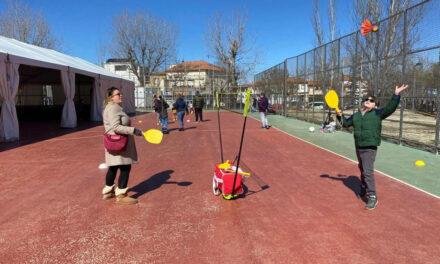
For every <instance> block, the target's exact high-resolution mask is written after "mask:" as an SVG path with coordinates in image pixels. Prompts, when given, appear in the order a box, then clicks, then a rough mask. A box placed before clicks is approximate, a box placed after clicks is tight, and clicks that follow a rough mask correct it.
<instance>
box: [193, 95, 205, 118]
mask: <svg viewBox="0 0 440 264" xmlns="http://www.w3.org/2000/svg"><path fill="white" fill-rule="evenodd" d="M193 106H194V111H195V114H196V122H199V120H200V122H203V107H204V106H205V99H204V98H203V96H201V95H200V92H199V91H197V92H196V96H194V99H193Z"/></svg>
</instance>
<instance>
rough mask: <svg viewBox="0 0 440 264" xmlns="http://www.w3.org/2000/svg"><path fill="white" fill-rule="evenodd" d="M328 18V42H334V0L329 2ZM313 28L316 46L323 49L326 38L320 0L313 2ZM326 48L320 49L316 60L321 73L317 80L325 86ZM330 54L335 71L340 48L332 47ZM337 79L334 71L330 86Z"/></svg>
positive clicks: (331, 64) (331, 65) (331, 75)
mask: <svg viewBox="0 0 440 264" xmlns="http://www.w3.org/2000/svg"><path fill="white" fill-rule="evenodd" d="M327 16H328V28H329V34H328V39H327V40H328V41H333V40H335V38H336V30H337V29H336V4H335V1H334V0H329V1H328V6H327ZM311 21H312V27H313V31H314V32H315V44H316V46H318V47H321V46H322V45H324V42H325V39H326V36H325V34H324V31H323V29H322V24H321V14H320V8H319V0H314V1H313V13H312V19H311ZM325 48H326V47H323V48H320V49H318V50H317V52H316V54H315V55H316V56H315V60H316V63H317V65H318V67H319V68H320V69H319V71H318V72H319V73H318V76H317V78H318V79H319V80H320V81H319V83H321V84H323V83H325V80H324V78H325V76H324V74H323V71H324V69H325V68H326V67H327V66H326V64H325V53H326V52H324V49H325ZM328 52H329V53H330V54H329V55H328V56H329V57H330V65H328V67H330V68H331V69H334V68H335V67H336V65H337V59H338V47H337V45H333V44H332V45H331V47H330V50H328ZM335 78H336V72H335V71H334V70H332V71H331V72H330V86H333V81H334V79H335Z"/></svg>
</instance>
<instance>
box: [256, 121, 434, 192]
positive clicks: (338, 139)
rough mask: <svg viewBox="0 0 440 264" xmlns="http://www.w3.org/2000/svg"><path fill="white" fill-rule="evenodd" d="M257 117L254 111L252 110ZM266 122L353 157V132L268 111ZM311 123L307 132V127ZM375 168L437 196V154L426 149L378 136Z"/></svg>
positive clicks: (295, 135)
mask: <svg viewBox="0 0 440 264" xmlns="http://www.w3.org/2000/svg"><path fill="white" fill-rule="evenodd" d="M253 117H254V118H255V119H259V117H258V113H253ZM268 119H269V124H270V125H272V126H273V127H275V128H278V129H280V130H282V131H284V132H286V133H288V134H290V135H292V136H294V137H297V138H300V139H302V140H304V141H307V142H309V143H312V144H314V145H317V146H318V147H321V148H324V149H327V150H330V151H332V152H334V153H336V154H338V155H341V156H343V157H346V158H348V159H350V160H354V161H356V160H357V159H356V154H355V150H354V140H353V135H352V134H350V133H348V132H345V131H337V132H335V133H321V132H320V131H319V128H320V127H319V126H318V125H316V124H312V123H308V122H305V121H301V120H297V119H294V118H287V117H284V116H280V115H269V116H268ZM311 126H313V127H315V131H314V132H309V127H311ZM416 160H423V161H425V163H426V166H425V167H416V166H415V165H414V162H415V161H416ZM375 169H376V170H377V171H379V172H381V173H383V174H386V175H387V176H390V177H392V178H394V179H396V180H398V181H402V182H404V183H406V184H409V185H411V186H413V187H415V188H417V189H421V190H423V191H425V192H428V193H430V194H432V195H434V196H436V197H437V198H440V156H439V155H436V154H432V153H429V152H426V151H422V150H418V149H414V148H410V147H407V146H401V145H397V144H394V143H390V142H386V141H384V140H382V143H381V146H380V147H379V149H378V154H377V157H376V163H375Z"/></svg>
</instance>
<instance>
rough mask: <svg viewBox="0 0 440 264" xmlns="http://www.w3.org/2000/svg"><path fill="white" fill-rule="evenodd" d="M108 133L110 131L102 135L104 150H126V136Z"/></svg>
mask: <svg viewBox="0 0 440 264" xmlns="http://www.w3.org/2000/svg"><path fill="white" fill-rule="evenodd" d="M108 131H110V129H109V130H107V131H106V132H105V133H104V148H105V149H106V150H107V151H108V152H120V151H124V150H125V149H126V148H127V141H128V136H127V135H121V134H115V135H111V134H108V133H107V132H108Z"/></svg>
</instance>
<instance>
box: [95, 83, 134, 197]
mask: <svg viewBox="0 0 440 264" xmlns="http://www.w3.org/2000/svg"><path fill="white" fill-rule="evenodd" d="M121 103H122V94H121V92H120V91H119V89H118V88H116V87H111V88H110V89H108V90H107V98H106V100H105V102H104V111H103V114H102V118H103V123H104V129H105V131H106V133H109V134H122V135H128V140H127V145H126V148H125V150H123V151H121V152H117V153H110V152H108V151H107V150H105V163H106V165H107V166H108V171H107V175H106V177H105V186H104V188H103V189H102V194H103V199H110V198H113V197H115V196H116V203H119V204H135V203H137V202H138V201H137V199H135V198H132V197H129V196H128V195H127V190H128V188H127V185H128V178H129V176H130V170H131V164H133V162H136V161H137V159H138V156H137V151H136V145H135V141H134V137H133V135H136V136H142V131H141V130H140V129H138V128H135V127H132V126H130V118H129V117H128V115H127V114H126V113H125V112H124V111H123V109H122V107H121ZM118 170H119V171H120V175H119V179H118V185H117V186H116V188H115V179H116V173H117V172H118Z"/></svg>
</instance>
